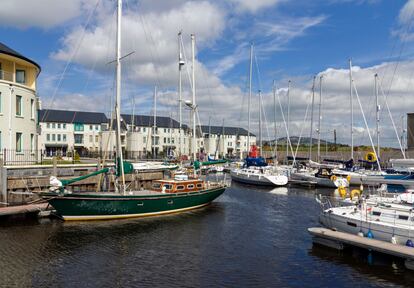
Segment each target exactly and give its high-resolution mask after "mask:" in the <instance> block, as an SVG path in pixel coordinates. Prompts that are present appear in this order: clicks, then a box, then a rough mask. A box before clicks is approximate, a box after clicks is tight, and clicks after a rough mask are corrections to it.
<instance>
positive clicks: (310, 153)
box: [309, 76, 316, 160]
mask: <svg viewBox="0 0 414 288" xmlns="http://www.w3.org/2000/svg"><path fill="white" fill-rule="evenodd" d="M315 81H316V76H313V84H312V107H311V123H310V136H309V160H312V145H313V144H312V142H313V105H314V103H315Z"/></svg>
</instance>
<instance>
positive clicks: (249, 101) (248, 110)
mask: <svg viewBox="0 0 414 288" xmlns="http://www.w3.org/2000/svg"><path fill="white" fill-rule="evenodd" d="M252 72H253V43H251V44H250V68H249V99H248V101H247V154H248V153H249V151H250V103H251V99H252Z"/></svg>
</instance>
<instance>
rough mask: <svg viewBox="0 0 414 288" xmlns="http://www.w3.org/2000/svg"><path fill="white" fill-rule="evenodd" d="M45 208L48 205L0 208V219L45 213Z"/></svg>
mask: <svg viewBox="0 0 414 288" xmlns="http://www.w3.org/2000/svg"><path fill="white" fill-rule="evenodd" d="M47 208H48V203H41V204H28V205H18V206H9V207H2V208H0V217H2V216H12V215H21V214H29V213H39V212H42V211H46V209H47Z"/></svg>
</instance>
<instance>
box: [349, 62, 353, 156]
mask: <svg viewBox="0 0 414 288" xmlns="http://www.w3.org/2000/svg"><path fill="white" fill-rule="evenodd" d="M353 83H354V79H352V60H351V59H349V102H350V104H351V159H354V105H353V103H352V98H353V95H352V94H353V93H352V88H353V87H352V85H353Z"/></svg>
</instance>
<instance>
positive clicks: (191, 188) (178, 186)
mask: <svg viewBox="0 0 414 288" xmlns="http://www.w3.org/2000/svg"><path fill="white" fill-rule="evenodd" d="M204 186H205V185H204V181H203V180H200V179H188V180H157V181H154V183H153V184H152V190H154V191H158V192H163V193H181V192H184V193H188V192H197V191H201V190H203V189H204V188H205V187H204Z"/></svg>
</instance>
